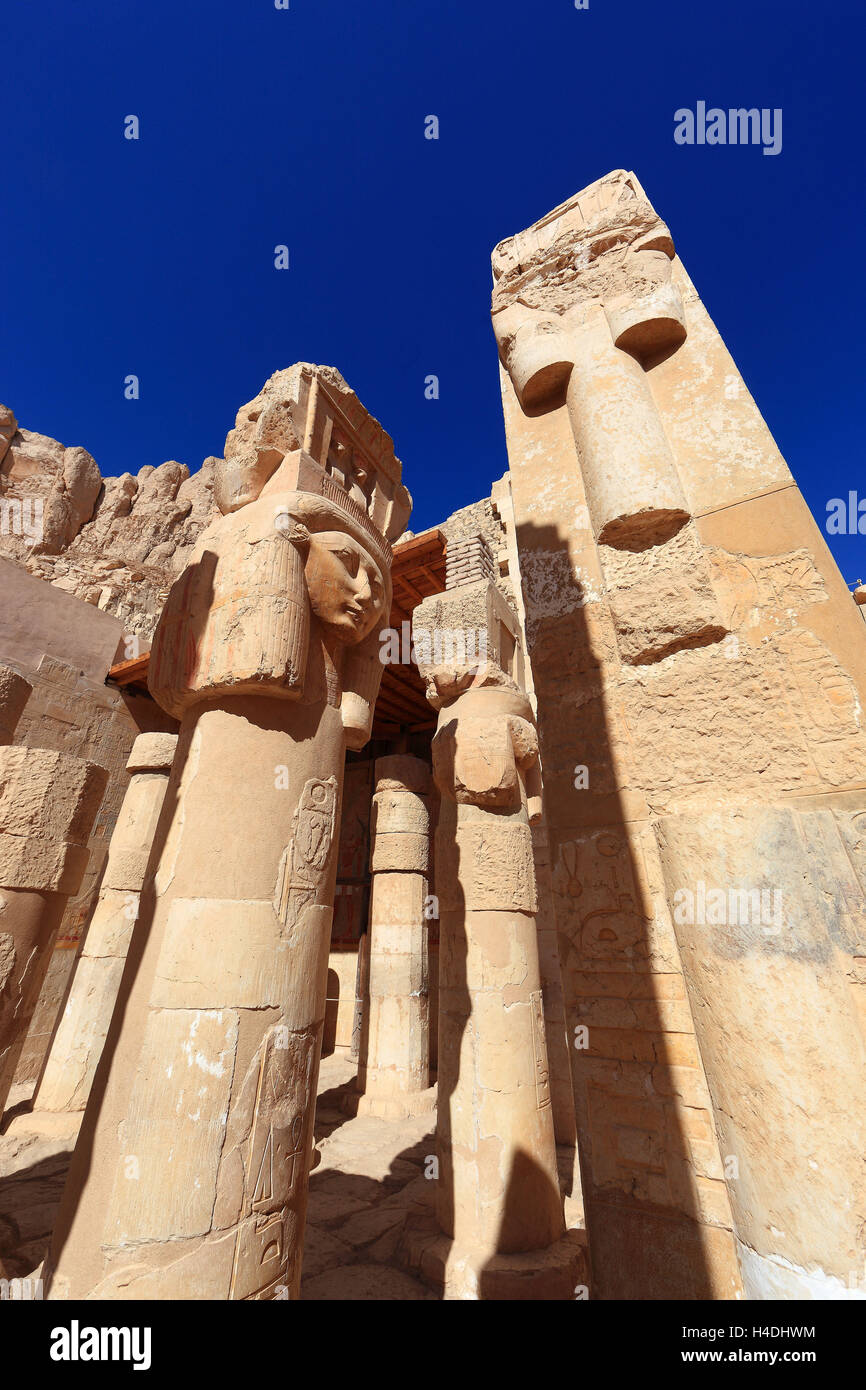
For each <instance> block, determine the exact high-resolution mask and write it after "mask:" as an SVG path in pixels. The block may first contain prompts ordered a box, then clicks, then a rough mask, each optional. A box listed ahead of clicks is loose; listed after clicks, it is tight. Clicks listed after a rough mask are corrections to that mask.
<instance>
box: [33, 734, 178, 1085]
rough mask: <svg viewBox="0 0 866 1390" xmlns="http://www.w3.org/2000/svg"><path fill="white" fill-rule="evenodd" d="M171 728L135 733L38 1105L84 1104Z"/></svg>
mask: <svg viewBox="0 0 866 1390" xmlns="http://www.w3.org/2000/svg"><path fill="white" fill-rule="evenodd" d="M176 748H177V735H176V734H139V736H138V738H137V739H136V740H135V743H134V744H133V745H132V751H131V753H130V755H129V759H128V761H127V764H126V770H127V772H129V773H130V782H129V786H128V787H127V789H126V795H125V796H124V798H123V803H122V805H121V808H120V812H119V814H118V817H117V821H116V823H115V827H114V833H113V834H112V836H111V844H110V846H109V850H108V859H107V861H106V865H105V871H104V873H103V876H102V887H101V889H100V892H99V898H98V900H97V902H96V906H95V908H94V911H93V916H92V917H91V919H90V923H89V925H88V927H87V934H86V936H85V938H84V944H83V946H82V950H81V955H80V957H79V959H78V963H77V965H76V967H75V974H74V976H73V980H72V987H71V989H70V992H69V996H68V998H67V1000H66V1005H65V1008H64V1010H63V1016H62V1018H61V1020H60V1023H59V1026H58V1028H57V1030H56V1032H55V1034H54V1040H53V1042H52V1044H51V1051H50V1052H49V1054H48V1059H47V1061H46V1063H45V1070H44V1071H43V1073H42V1080H41V1081H40V1083H39V1089H38V1091H37V1093H36V1098H35V1100H34V1106H33V1108H34V1109H35V1110H68V1111H76V1110H83V1109H84V1107H85V1106H86V1104H87V1097H88V1096H89V1095H90V1087H91V1085H92V1083H93V1076H94V1072H95V1071H96V1067H97V1063H98V1062H99V1058H100V1055H101V1053H102V1048H103V1044H104V1043H105V1038H106V1034H107V1033H108V1026H109V1024H110V1022H111V1016H112V1013H113V1012H114V1005H115V1002H116V1000H117V993H118V990H119V988H120V980H121V976H122V974H123V967H124V963H125V961H126V953H127V951H128V949H129V943H130V939H131V937H132V929H133V927H134V925H135V920H136V918H137V916H138V909H139V896H140V894H141V890H142V888H143V887H144V880H145V875H146V873H147V868H148V860H149V858H150V853H151V848H152V846H153V840H154V836H155V834H156V827H157V823H158V821H159V814H160V811H161V809H162V803H163V801H164V799H165V791H166V787H167V785H168V775H169V772H170V771H171V764H172V759H173V758H174V754H175V749H176Z"/></svg>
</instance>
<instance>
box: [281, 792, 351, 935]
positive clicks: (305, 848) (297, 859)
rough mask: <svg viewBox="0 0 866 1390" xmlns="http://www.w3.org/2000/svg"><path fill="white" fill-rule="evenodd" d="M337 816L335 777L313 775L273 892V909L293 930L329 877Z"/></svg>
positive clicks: (294, 820)
mask: <svg viewBox="0 0 866 1390" xmlns="http://www.w3.org/2000/svg"><path fill="white" fill-rule="evenodd" d="M336 817H337V779H336V777H329V778H328V779H327V780H326V781H323V780H322V779H321V778H319V777H311V778H310V779H309V781H307V782H305V783H304V790H303V791H302V792H301V799H300V801H299V802H298V807H297V810H296V811H295V814H294V818H293V821H292V838H291V839H290V841H289V843H288V845H287V846H286V848H285V850H284V852H283V857H282V859H281V861H280V870H279V875H278V878H277V887H276V891H275V894H274V910H275V912H276V914H277V916H278V917H279V919H280V921H281V922H282V923H283V925H284V926H286V927H287V928H288V929H289V931H290V932H291V930H292V929H293V928H294V927H295V925H296V924H297V922H298V920H299V918H300V915H301V912H302V910H303V909H304V908H305V907H306V906H307V904H308V903H312V902H315V901H316V898H317V894H318V893H319V891H320V889H321V886H322V884H323V882H324V880H325V878H326V876H327V870H328V859H329V856H330V852H331V845H332V844H333V841H334V826H335V823H336Z"/></svg>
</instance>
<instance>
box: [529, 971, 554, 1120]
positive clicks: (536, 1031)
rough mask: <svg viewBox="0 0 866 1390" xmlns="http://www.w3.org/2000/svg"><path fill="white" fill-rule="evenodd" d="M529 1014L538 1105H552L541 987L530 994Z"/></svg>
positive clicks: (539, 1107) (538, 1106)
mask: <svg viewBox="0 0 866 1390" xmlns="http://www.w3.org/2000/svg"><path fill="white" fill-rule="evenodd" d="M529 1014H530V1019H531V1022H532V1055H533V1057H534V1058H535V1097H536V1107H537V1109H539V1110H543V1109H544V1107H545V1106H546V1105H550V1068H549V1066H548V1062H547V1038H546V1034H545V1031H544V1002H543V995H542V992H541V990H540V989H534V990H532V992H531V993H530V995H529Z"/></svg>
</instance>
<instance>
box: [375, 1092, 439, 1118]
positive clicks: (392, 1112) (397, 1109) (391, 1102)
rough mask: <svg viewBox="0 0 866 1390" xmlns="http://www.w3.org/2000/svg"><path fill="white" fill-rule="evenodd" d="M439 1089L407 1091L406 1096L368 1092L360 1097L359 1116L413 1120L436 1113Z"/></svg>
mask: <svg viewBox="0 0 866 1390" xmlns="http://www.w3.org/2000/svg"><path fill="white" fill-rule="evenodd" d="M436 1096H437V1087H436V1086H435V1085H433V1086H428V1088H427V1090H426V1091H407V1092H406V1093H405V1095H401V1094H399V1093H398V1094H396V1095H392V1096H380V1095H376V1094H375V1093H374V1094H372V1095H368V1094H367V1093H366V1092H364V1094H362V1095H359V1096H358V1108H357V1111H356V1114H358V1115H375V1116H377V1117H378V1118H379V1119H380V1120H411V1119H413V1118H414V1117H415V1116H416V1115H433V1114H435V1113H436Z"/></svg>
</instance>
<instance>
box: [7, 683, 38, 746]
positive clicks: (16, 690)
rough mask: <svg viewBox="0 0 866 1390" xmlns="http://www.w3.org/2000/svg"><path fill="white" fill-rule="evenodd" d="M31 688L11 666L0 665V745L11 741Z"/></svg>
mask: <svg viewBox="0 0 866 1390" xmlns="http://www.w3.org/2000/svg"><path fill="white" fill-rule="evenodd" d="M32 689H33V687H32V686H31V684H30V682H29V681H26V680H25V679H24V677H23V676H19V674H18V672H17V671H13V669H12V667H11V666H0V747H5V746H6V745H7V744H10V743H11V742H12V736H13V734H14V733H15V729H16V726H17V724H18V720H19V719H20V718H21V715H22V714H23V713H24V706H25V705H26V704H27V699H28V696H29V695H30V691H31V690H32Z"/></svg>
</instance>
